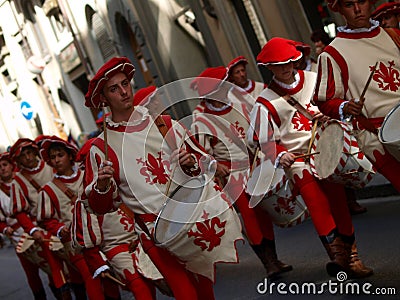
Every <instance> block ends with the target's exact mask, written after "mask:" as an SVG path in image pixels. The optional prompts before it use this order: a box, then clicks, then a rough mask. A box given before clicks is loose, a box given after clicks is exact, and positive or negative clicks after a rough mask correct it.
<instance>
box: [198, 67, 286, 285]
mask: <svg viewBox="0 0 400 300" xmlns="http://www.w3.org/2000/svg"><path fill="white" fill-rule="evenodd" d="M227 77H228V73H227V69H226V68H225V67H223V66H221V67H215V68H207V69H206V70H204V71H203V72H202V73H201V74H200V75H199V76H198V77H197V92H198V93H199V96H200V97H201V98H202V99H203V100H204V101H205V109H204V111H203V112H202V113H198V114H196V115H195V116H194V121H193V123H192V130H191V131H192V132H193V133H194V134H195V137H196V139H197V140H198V141H199V143H200V144H201V145H202V146H203V147H204V148H205V149H206V151H207V152H208V153H209V154H210V155H212V156H213V157H214V158H215V159H216V160H217V170H216V173H215V178H214V179H215V180H216V181H217V182H218V183H219V184H220V186H221V187H222V188H224V191H225V192H226V194H227V195H228V196H229V197H230V199H231V201H232V202H235V206H236V208H237V209H238V210H239V212H240V214H241V216H242V219H243V224H244V227H245V230H246V235H247V239H248V241H249V243H250V246H251V247H252V249H253V250H254V252H255V253H256V255H257V256H258V257H259V259H260V260H261V262H262V263H263V265H264V268H265V269H266V271H267V277H268V278H273V277H276V276H277V275H278V274H279V273H282V272H286V271H290V270H292V266H290V265H287V264H285V263H283V262H281V261H279V260H278V258H277V253H276V247H275V236H274V229H273V225H272V222H271V220H270V218H269V215H268V214H267V213H265V212H264V211H263V210H261V209H259V208H258V207H257V208H255V209H252V208H250V207H249V198H248V195H247V194H246V193H245V185H246V182H247V179H248V174H249V173H248V171H249V167H250V165H251V164H252V162H251V161H250V160H251V159H250V157H249V156H251V154H252V153H251V150H250V149H249V148H248V145H247V139H246V131H247V129H248V127H249V112H250V109H251V107H252V105H253V104H254V98H253V97H251V96H250V95H249V94H241V92H242V91H241V89H237V88H236V87H235V86H234V85H232V84H229V83H227V81H226V80H227ZM209 79H214V80H213V81H210V80H209ZM232 89H235V92H237V93H239V95H241V96H242V97H243V98H244V101H241V100H240V99H239V98H237V97H236V96H235V94H233V93H232V92H230V91H231V90H232ZM246 100H247V102H246Z"/></svg>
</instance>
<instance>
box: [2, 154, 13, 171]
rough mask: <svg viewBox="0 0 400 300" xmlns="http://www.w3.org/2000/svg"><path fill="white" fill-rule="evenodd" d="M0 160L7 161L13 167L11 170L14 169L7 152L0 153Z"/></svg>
mask: <svg viewBox="0 0 400 300" xmlns="http://www.w3.org/2000/svg"><path fill="white" fill-rule="evenodd" d="M0 160H6V161H8V162H9V163H10V164H12V165H13V168H15V164H14V162H13V160H12V159H11V156H10V153H9V152H3V153H0Z"/></svg>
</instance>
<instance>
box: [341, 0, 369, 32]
mask: <svg viewBox="0 0 400 300" xmlns="http://www.w3.org/2000/svg"><path fill="white" fill-rule="evenodd" d="M338 5H339V13H340V14H341V15H343V17H344V18H345V19H346V22H347V27H348V28H350V29H357V28H369V27H370V26H371V25H370V22H369V18H370V16H371V3H370V2H369V0H339V4H338Z"/></svg>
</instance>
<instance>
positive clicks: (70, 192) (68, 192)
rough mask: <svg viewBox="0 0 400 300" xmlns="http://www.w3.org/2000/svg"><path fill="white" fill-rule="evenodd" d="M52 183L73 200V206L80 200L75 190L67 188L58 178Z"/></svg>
mask: <svg viewBox="0 0 400 300" xmlns="http://www.w3.org/2000/svg"><path fill="white" fill-rule="evenodd" d="M52 181H53V183H54V184H55V185H56V186H57V187H58V188H59V189H60V190H61V191H62V192H63V193H64V194H65V195H66V196H67V197H68V198H69V199H70V200H71V203H72V204H73V203H75V201H76V199H78V196H77V195H76V194H75V193H74V191H73V190H71V189H70V188H69V187H67V186H66V185H65V183H64V182H62V181H61V180H60V179H58V178H53V180H52Z"/></svg>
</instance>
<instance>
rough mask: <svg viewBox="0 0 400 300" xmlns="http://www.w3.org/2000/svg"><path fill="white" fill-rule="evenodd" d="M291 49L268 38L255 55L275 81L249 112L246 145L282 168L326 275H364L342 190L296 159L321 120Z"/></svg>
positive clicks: (307, 77)
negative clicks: (306, 216) (314, 236)
mask: <svg viewBox="0 0 400 300" xmlns="http://www.w3.org/2000/svg"><path fill="white" fill-rule="evenodd" d="M295 45H296V43H295V42H294V41H291V40H287V39H283V38H277V37H276V38H272V39H271V40H270V41H268V43H267V44H266V45H265V46H264V47H263V49H262V50H261V52H260V53H259V55H258V56H257V62H258V64H260V65H263V66H266V67H267V68H269V69H270V70H271V71H272V72H273V74H274V77H273V79H272V81H271V84H270V85H269V87H268V88H267V89H265V90H264V91H263V92H262V93H261V95H260V96H259V97H258V99H257V103H256V104H255V106H254V109H253V111H252V112H251V117H250V118H251V127H250V129H249V132H248V138H249V142H250V143H254V144H255V145H257V146H258V147H260V150H261V151H262V152H263V153H264V154H265V155H266V157H267V158H270V159H271V160H272V161H275V167H283V168H284V170H285V173H286V176H287V177H288V178H289V179H290V180H291V182H292V183H293V185H294V188H295V189H297V190H298V191H299V193H300V195H301V196H302V198H303V199H304V201H305V203H306V205H307V207H308V210H309V212H310V214H311V218H312V221H313V223H314V227H315V229H316V230H317V233H318V235H319V236H320V238H321V241H322V242H323V244H324V246H325V248H326V249H327V252H328V255H329V257H330V259H331V262H329V263H328V264H327V266H326V268H327V272H328V274H329V275H331V276H336V274H337V273H338V272H339V271H344V272H347V273H348V275H349V276H351V277H365V276H369V275H371V274H372V270H371V269H369V268H366V267H365V266H363V265H362V263H361V261H360V260H359V258H358V256H357V252H356V247H355V238H354V228H353V224H352V220H351V216H350V213H349V210H348V207H347V204H346V196H345V192H344V188H343V186H341V185H338V184H334V183H330V182H327V181H324V180H321V181H319V180H317V179H316V178H315V177H314V176H313V174H312V172H311V169H310V165H309V163H308V162H307V161H305V160H304V159H296V158H295V156H296V155H301V154H304V153H307V151H308V146H309V143H310V139H311V128H312V125H311V122H312V121H314V120H317V119H319V118H321V117H323V116H322V114H321V113H319V112H318V110H317V108H316V107H315V106H314V107H313V106H311V105H310V99H311V95H312V92H313V89H314V84H315V78H316V74H315V73H313V72H307V71H302V70H297V71H296V70H295V69H294V68H293V66H294V63H295V62H296V61H297V60H298V59H300V58H301V56H302V53H301V52H299V51H298V50H297V49H296V47H295ZM287 99H295V100H296V101H297V102H298V103H299V105H301V106H302V107H303V108H304V110H306V111H307V113H306V112H304V113H302V112H301V110H299V111H298V110H297V108H295V107H294V106H292V105H291V104H289V103H290V102H288V100H287ZM310 115H311V116H313V117H311V116H310ZM311 118H312V119H311ZM310 119H311V120H310ZM260 180H261V179H260Z"/></svg>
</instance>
